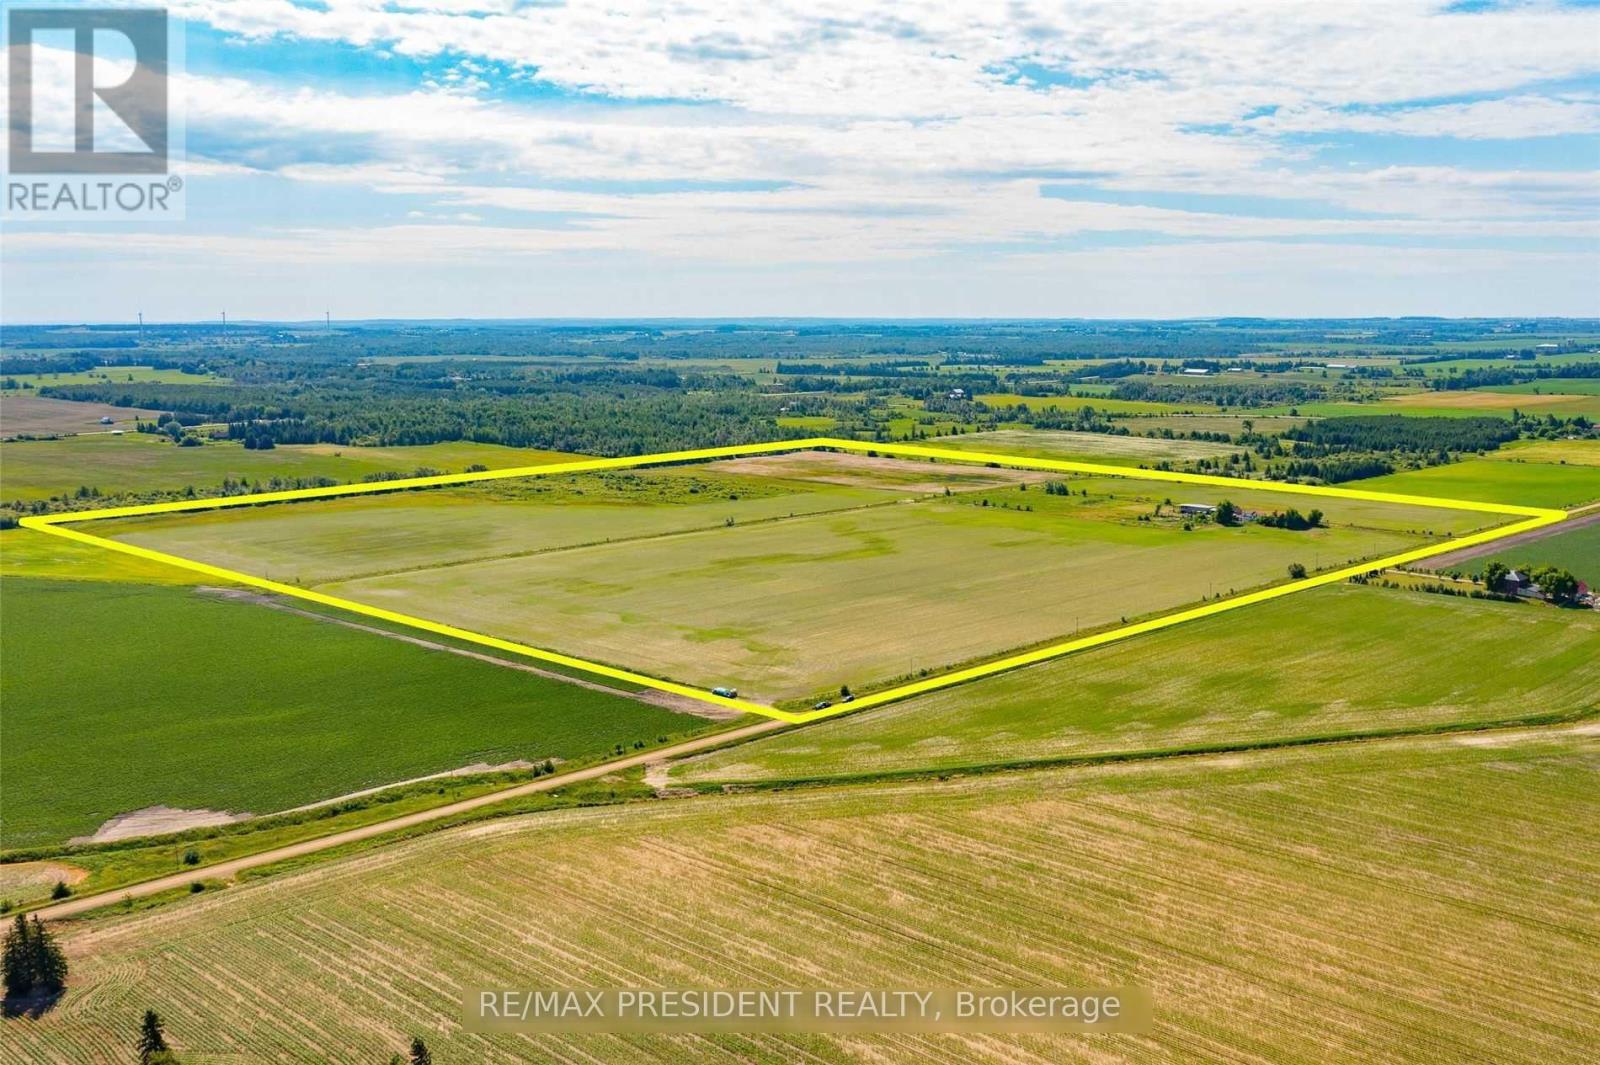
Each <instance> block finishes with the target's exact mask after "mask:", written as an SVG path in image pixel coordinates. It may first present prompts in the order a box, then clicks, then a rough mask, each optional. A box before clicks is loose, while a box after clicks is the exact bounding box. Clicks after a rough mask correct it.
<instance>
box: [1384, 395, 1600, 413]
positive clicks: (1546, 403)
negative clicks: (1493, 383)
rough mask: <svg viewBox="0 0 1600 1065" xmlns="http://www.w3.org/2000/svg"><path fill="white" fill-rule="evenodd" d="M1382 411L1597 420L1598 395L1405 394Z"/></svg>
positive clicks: (1388, 402) (1391, 399) (1386, 403)
mask: <svg viewBox="0 0 1600 1065" xmlns="http://www.w3.org/2000/svg"><path fill="white" fill-rule="evenodd" d="M1383 405H1384V406H1386V407H1394V408H1396V413H1406V412H1409V411H1410V410H1411V409H1412V408H1416V409H1418V410H1462V411H1472V412H1473V413H1474V414H1497V413H1502V412H1503V413H1507V414H1509V413H1510V412H1511V411H1513V410H1520V411H1522V413H1524V414H1556V415H1560V416H1561V417H1564V418H1570V417H1572V416H1573V415H1576V414H1582V415H1585V416H1587V417H1590V418H1595V417H1600V395H1559V394H1554V390H1553V389H1546V390H1545V393H1544V394H1543V395H1537V394H1529V393H1522V394H1517V393H1509V394H1508V393H1505V392H1498V391H1496V392H1476V391H1460V392H1405V393H1401V394H1400V395H1397V396H1390V397H1388V398H1387V399H1385V400H1384V401H1383Z"/></svg>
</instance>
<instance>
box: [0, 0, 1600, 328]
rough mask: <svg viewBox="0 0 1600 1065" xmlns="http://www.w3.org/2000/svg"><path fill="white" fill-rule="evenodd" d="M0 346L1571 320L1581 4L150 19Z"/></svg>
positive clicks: (781, 8)
mask: <svg viewBox="0 0 1600 1065" xmlns="http://www.w3.org/2000/svg"><path fill="white" fill-rule="evenodd" d="M173 10H174V11H175V12H176V13H178V14H180V15H181V16H182V17H183V26H184V30H185V39H186V48H185V52H186V72H185V73H184V75H183V76H182V77H181V78H180V79H179V81H178V82H177V83H176V86H175V91H176V92H178V93H179V94H180V95H181V97H182V99H183V100H184V104H185V110H186V112H187V152H186V160H185V163H184V173H185V175H186V178H187V182H188V185H187V188H188V195H189V199H188V207H187V217H186V220H185V221H183V222H182V223H166V224H144V225H110V224H103V223H102V224H84V223H79V224H64V223H57V224H52V225H28V224H15V225H10V226H8V228H7V239H6V246H5V249H4V252H3V254H0V281H3V283H4V284H3V293H0V311H3V313H4V314H5V316H6V318H7V319H8V320H12V321H39V320H108V319H116V320H120V319H127V318H131V317H132V316H133V314H134V313H135V312H137V311H140V310H143V311H144V312H145V314H146V316H147V317H148V318H150V319H152V320H163V319H190V318H209V317H213V316H215V315H216V314H217V313H218V312H219V311H220V310H221V309H222V308H224V307H225V308H227V309H228V310H229V313H230V314H232V315H234V316H236V317H240V318H245V317H250V318H293V319H301V318H310V317H315V316H317V315H320V313H321V312H322V310H323V309H330V310H331V311H332V312H333V314H334V315H335V316H336V317H349V318H355V317H406V316H492V315H506V316H559V315H594V316H629V315H651V316H672V315H682V316H697V315H789V314H795V315H896V314H905V315H949V314H956V315H990V316H1008V315H1027V316H1053V315H1060V316H1135V315H1137V316H1152V317H1161V316H1173V317H1178V316H1191V315H1234V314H1271V315H1278V314H1307V315H1363V314H1453V315H1478V314H1485V315H1499V314H1571V315H1594V314H1600V297H1597V293H1600V177H1597V175H1600V48H1597V47H1596V45H1595V42H1596V41H1597V40H1600V6H1596V5H1595V4H1588V3H1585V4H1576V3H1567V4H1562V3H1473V4H1450V3H1445V2H1410V0H1395V2H1389V3H1383V4H1378V3H1364V2H1357V0H1348V2H1336V3H1326V2H1323V3H1309V2H1298V0H1282V2H1278V0H1274V2H1271V3H1267V2H1256V0H1231V2H1229V0H1216V2H1211V3H1204V4H1195V3H1178V2H1154V0H1150V2H1146V0H1118V2H1109V0H1108V2H1103V3H1102V2H1083V3H1069V4H1064V5H1032V4H1029V3H1026V2H1018V3H1014V4H1007V5H997V4H990V3H956V4H951V3H927V4H921V3H915V2H902V3H896V4H893V5H870V4H866V5H864V4H862V3H859V2H855V3H832V2H811V3H804V4H801V3H788V2H774V3H766V4H762V5H754V6H752V5H749V4H733V3H697V2H692V0H683V2H677V0H674V2H657V0H636V2H635V0H628V2H619V3H615V4H608V5H605V6H603V7H602V6H599V5H566V4H557V3H552V4H528V3H523V2H520V0H408V2H407V3H405V4H403V5H402V4H394V3H389V2H385V0H326V2H317V3H313V2H309V0H303V2H292V0H180V2H178V3H175V4H174V6H173Z"/></svg>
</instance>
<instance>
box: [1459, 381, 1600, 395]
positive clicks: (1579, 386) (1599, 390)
mask: <svg viewBox="0 0 1600 1065" xmlns="http://www.w3.org/2000/svg"><path fill="white" fill-rule="evenodd" d="M1482 391H1484V392H1505V393H1508V394H1510V395H1515V396H1540V395H1543V396H1600V377H1546V378H1543V379H1541V380H1538V381H1523V382H1522V383H1521V384H1515V385H1498V386H1496V387H1494V388H1485V389H1482Z"/></svg>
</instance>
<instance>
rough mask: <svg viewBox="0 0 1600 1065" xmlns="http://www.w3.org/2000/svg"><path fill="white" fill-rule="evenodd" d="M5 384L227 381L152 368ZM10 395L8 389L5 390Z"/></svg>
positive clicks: (25, 377) (18, 377)
mask: <svg viewBox="0 0 1600 1065" xmlns="http://www.w3.org/2000/svg"><path fill="white" fill-rule="evenodd" d="M5 378H6V380H8V381H14V382H15V383H16V385H17V388H18V389H21V388H23V386H25V385H31V386H33V387H34V388H45V387H48V386H49V385H90V384H100V383H111V384H122V383H151V382H160V383H161V384H168V385H220V384H227V383H228V379H227V378H225V377H220V376H218V375H216V374H200V373H188V372H186V371H184V370H177V369H171V368H167V367H163V368H161V369H157V368H156V367H154V366H108V367H105V368H104V369H99V370H81V371H71V372H68V371H63V372H60V373H8V374H6V375H5ZM8 391H9V389H8Z"/></svg>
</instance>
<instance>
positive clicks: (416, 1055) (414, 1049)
mask: <svg viewBox="0 0 1600 1065" xmlns="http://www.w3.org/2000/svg"><path fill="white" fill-rule="evenodd" d="M411 1065H433V1054H432V1053H430V1052H429V1050H428V1044H427V1043H424V1042H423V1041H422V1037H421V1036H420V1035H414V1036H412V1037H411Z"/></svg>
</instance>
